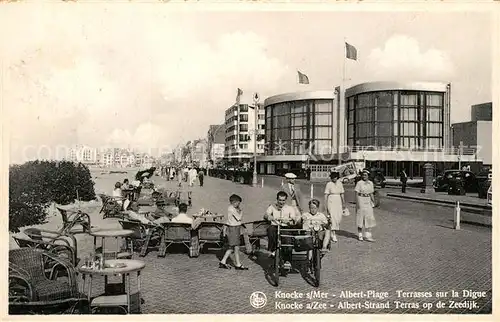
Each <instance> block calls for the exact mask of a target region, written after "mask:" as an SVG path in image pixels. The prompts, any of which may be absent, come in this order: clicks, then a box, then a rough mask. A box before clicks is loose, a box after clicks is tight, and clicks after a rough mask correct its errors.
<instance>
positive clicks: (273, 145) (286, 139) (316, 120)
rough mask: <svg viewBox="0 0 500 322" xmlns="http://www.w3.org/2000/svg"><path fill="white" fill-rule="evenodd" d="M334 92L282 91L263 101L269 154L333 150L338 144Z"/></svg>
mask: <svg viewBox="0 0 500 322" xmlns="http://www.w3.org/2000/svg"><path fill="white" fill-rule="evenodd" d="M334 100H335V93H334V91H333V90H331V91H314V92H299V93H288V94H281V95H276V96H272V97H269V98H267V99H266V100H265V101H264V107H265V111H266V123H265V124H266V131H265V136H266V140H265V141H266V143H267V149H266V155H304V154H307V153H308V151H309V150H310V151H311V153H313V154H329V153H332V147H334V146H335V144H336V142H335V140H334V137H336V136H335V133H332V132H333V126H334V125H335V124H336V119H335V116H336V114H337V113H335V111H336V108H335V104H334Z"/></svg>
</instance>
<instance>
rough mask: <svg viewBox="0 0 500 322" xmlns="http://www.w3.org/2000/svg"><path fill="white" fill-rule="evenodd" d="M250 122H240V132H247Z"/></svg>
mask: <svg viewBox="0 0 500 322" xmlns="http://www.w3.org/2000/svg"><path fill="white" fill-rule="evenodd" d="M247 131H248V124H240V132H247Z"/></svg>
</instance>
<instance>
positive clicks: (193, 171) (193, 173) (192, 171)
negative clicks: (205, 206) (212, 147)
mask: <svg viewBox="0 0 500 322" xmlns="http://www.w3.org/2000/svg"><path fill="white" fill-rule="evenodd" d="M188 176H189V186H190V187H192V186H194V182H195V181H196V178H197V177H198V172H196V169H195V168H194V167H193V168H191V169H189V173H188Z"/></svg>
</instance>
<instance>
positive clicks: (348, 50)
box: [345, 42, 358, 60]
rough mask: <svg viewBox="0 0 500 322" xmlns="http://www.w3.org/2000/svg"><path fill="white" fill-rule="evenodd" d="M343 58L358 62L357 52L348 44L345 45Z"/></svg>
mask: <svg viewBox="0 0 500 322" xmlns="http://www.w3.org/2000/svg"><path fill="white" fill-rule="evenodd" d="M345 57H346V58H347V59H352V60H358V50H357V49H356V47H354V46H353V45H351V44H349V43H347V42H346V43H345Z"/></svg>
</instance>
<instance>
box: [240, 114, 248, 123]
mask: <svg viewBox="0 0 500 322" xmlns="http://www.w3.org/2000/svg"><path fill="white" fill-rule="evenodd" d="M240 122H248V114H240Z"/></svg>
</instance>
